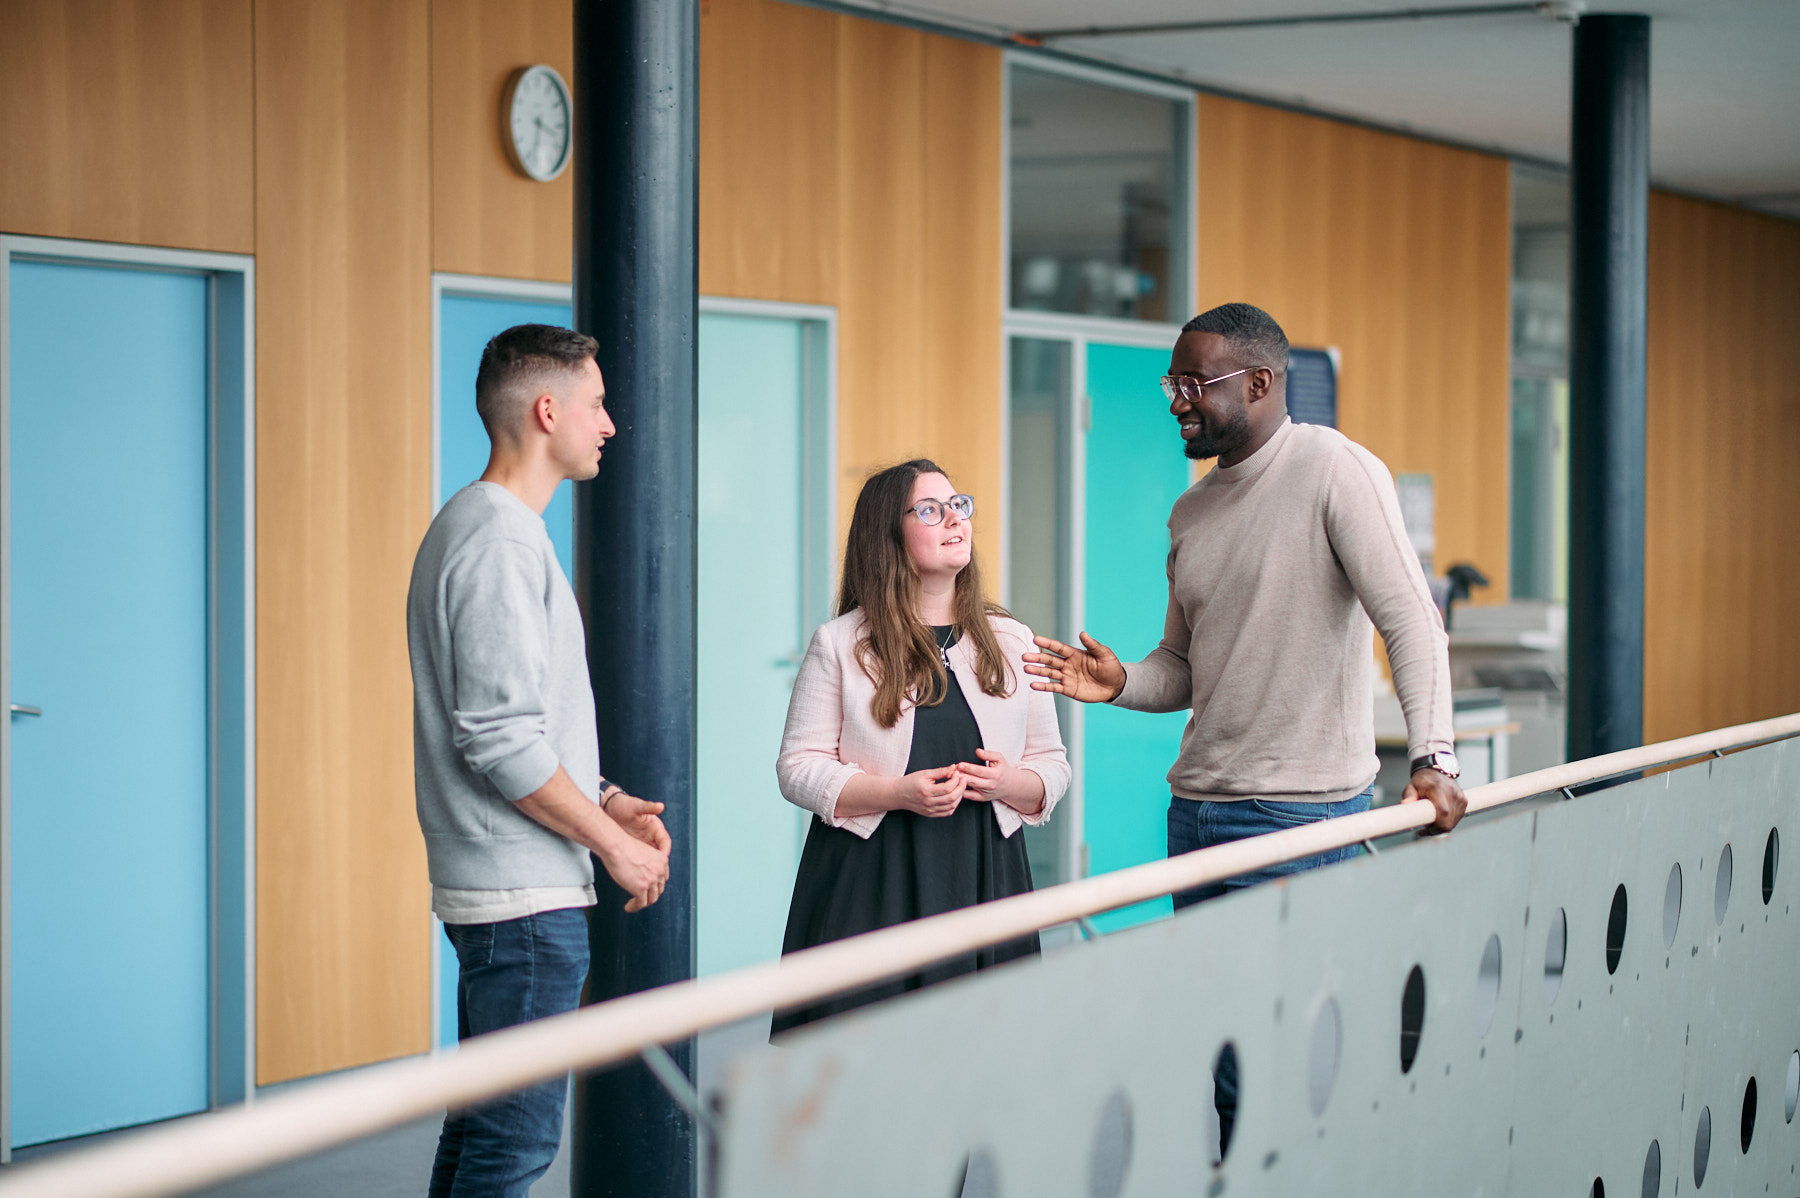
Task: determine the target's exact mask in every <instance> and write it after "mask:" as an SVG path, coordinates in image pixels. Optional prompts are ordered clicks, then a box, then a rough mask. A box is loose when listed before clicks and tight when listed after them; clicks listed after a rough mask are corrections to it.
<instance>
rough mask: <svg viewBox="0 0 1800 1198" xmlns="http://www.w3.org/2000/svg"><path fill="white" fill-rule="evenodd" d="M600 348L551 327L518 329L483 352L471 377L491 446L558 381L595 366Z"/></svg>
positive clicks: (584, 337)
mask: <svg viewBox="0 0 1800 1198" xmlns="http://www.w3.org/2000/svg"><path fill="white" fill-rule="evenodd" d="M599 351H600V343H599V342H598V341H595V340H594V339H593V338H592V337H590V336H588V335H587V334H586V333H577V332H576V331H575V330H574V329H565V328H562V327H561V326H559V325H553V324H516V325H514V326H513V327H512V328H510V329H507V330H506V331H505V332H503V333H499V334H497V335H496V336H495V337H494V339H493V340H492V341H489V342H488V343H487V348H486V349H484V350H482V351H481V369H479V370H477V371H476V372H475V411H476V412H477V413H479V414H480V416H481V423H482V426H483V427H484V428H486V429H487V434H488V439H489V440H490V441H493V440H498V439H499V438H500V437H501V436H502V435H503V434H508V433H510V432H511V430H512V429H513V427H514V426H515V425H517V424H518V422H519V417H520V415H521V414H522V413H523V411H524V408H525V405H527V404H529V403H530V402H531V401H532V400H534V399H536V398H537V397H538V396H539V395H541V394H543V387H544V384H545V383H547V382H549V381H550V380H551V379H552V378H554V377H555V376H557V375H562V374H567V373H569V372H570V371H573V370H577V369H579V368H580V366H581V364H582V363H583V362H591V361H593V358H594V355H595V354H596V353H598V352H599Z"/></svg>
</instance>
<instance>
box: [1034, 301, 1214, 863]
mask: <svg viewBox="0 0 1800 1198" xmlns="http://www.w3.org/2000/svg"><path fill="white" fill-rule="evenodd" d="M1180 336H1181V326H1180V325H1177V324H1160V323H1155V322H1151V321H1143V320H1115V319H1110V318H1107V317H1103V316H1070V315H1065V314H1062V313H1056V312H1033V311H1024V310H1014V311H1011V312H1008V313H1007V314H1006V319H1005V321H1004V323H1003V327H1002V329H1001V337H1002V341H1003V346H1004V348H1003V350H1002V352H1001V355H1000V365H1001V373H1002V381H1001V405H1002V406H1001V418H1000V427H1001V429H1002V430H1003V432H1004V430H1008V429H1010V428H1011V426H1012V352H1011V347H1012V340H1013V338H1015V337H1027V338H1031V339H1032V340H1037V341H1058V342H1061V343H1063V344H1065V345H1067V346H1068V347H1069V357H1070V361H1069V394H1068V396H1067V397H1066V405H1067V406H1066V407H1065V409H1064V412H1063V417H1062V418H1063V419H1064V420H1065V421H1067V427H1068V429H1069V462H1068V470H1069V520H1068V525H1067V528H1066V530H1065V532H1064V535H1065V537H1066V538H1067V540H1066V541H1065V543H1064V544H1063V546H1062V549H1063V555H1064V556H1063V560H1064V561H1066V562H1067V563H1068V568H1069V576H1068V577H1067V578H1066V579H1063V580H1061V587H1060V589H1061V590H1062V591H1063V593H1064V595H1065V596H1066V604H1065V616H1064V618H1065V619H1066V620H1067V621H1068V622H1069V627H1068V628H1066V629H1059V630H1058V631H1059V632H1060V633H1067V634H1072V633H1073V632H1074V631H1075V630H1077V629H1081V628H1083V627H1084V626H1085V624H1086V621H1087V434H1088V430H1089V429H1091V428H1092V427H1093V422H1094V421H1093V415H1094V413H1093V401H1092V400H1091V399H1090V398H1089V397H1088V391H1087V352H1088V347H1089V346H1090V345H1119V346H1127V347H1131V348H1141V349H1163V348H1168V349H1173V348H1174V346H1175V340H1176V338H1178V337H1180ZM1011 455H1012V444H1011V438H1010V436H1008V437H1007V438H1006V444H1005V449H1004V451H1003V456H1002V459H1001V462H1002V467H1003V470H1002V473H1003V476H1004V478H1005V480H1006V481H1005V482H1004V483H1003V486H1002V492H1001V493H1002V494H1003V495H1010V494H1011V491H1010V487H1011ZM1193 474H1194V471H1193V469H1192V467H1190V477H1192V476H1193ZM1010 523H1011V512H1010V511H1009V512H1008V513H1007V520H1006V521H1005V525H1010ZM1005 525H1003V527H1002V534H1003V536H1004V532H1005ZM1001 560H1002V563H1003V564H1004V561H1005V552H1004V550H1003V551H1002V554H1001ZM1004 578H1005V575H1004V574H1002V579H1003V580H1004ZM1003 586H1004V581H1003ZM1001 593H1002V595H1005V593H1006V592H1005V591H1004V589H1003V590H1002V592H1001ZM1063 710H1064V711H1065V713H1066V715H1067V719H1068V728H1067V731H1068V741H1069V743H1068V745H1067V748H1068V753H1069V765H1070V769H1071V774H1072V779H1071V781H1070V784H1069V793H1068V795H1067V796H1066V797H1065V798H1064V799H1063V802H1062V806H1063V807H1064V808H1066V809H1067V814H1066V815H1065V816H1064V817H1063V820H1062V827H1063V842H1062V853H1063V861H1064V862H1065V863H1066V865H1065V872H1066V873H1067V875H1068V878H1067V880H1069V881H1073V880H1075V879H1076V878H1084V877H1086V876H1087V874H1088V861H1087V837H1086V835H1085V826H1086V818H1087V788H1086V783H1085V771H1086V765H1087V760H1086V758H1087V743H1086V736H1087V713H1086V704H1083V703H1075V702H1069V703H1067V704H1065V705H1064V706H1063Z"/></svg>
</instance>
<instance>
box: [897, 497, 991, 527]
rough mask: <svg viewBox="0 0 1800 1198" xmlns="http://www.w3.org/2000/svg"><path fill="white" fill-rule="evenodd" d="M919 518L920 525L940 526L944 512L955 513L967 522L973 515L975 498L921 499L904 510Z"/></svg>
mask: <svg viewBox="0 0 1800 1198" xmlns="http://www.w3.org/2000/svg"><path fill="white" fill-rule="evenodd" d="M906 510H907V511H909V512H911V513H912V514H913V515H915V516H917V517H918V518H919V523H920V524H926V525H930V524H942V523H943V522H944V513H945V512H946V511H952V512H955V513H956V514H957V515H958V516H960V517H962V518H963V519H964V520H967V519H968V518H969V517H971V516H973V515H974V514H975V497H974V496H972V495H952V496H951V497H950V498H948V499H921V500H919V502H917V503H915V504H913V505H912V506H911V507H909V508H907V509H906Z"/></svg>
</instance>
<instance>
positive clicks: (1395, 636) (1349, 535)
mask: <svg viewBox="0 0 1800 1198" xmlns="http://www.w3.org/2000/svg"><path fill="white" fill-rule="evenodd" d="M1325 505H1326V506H1325V527H1326V530H1327V532H1328V533H1329V535H1330V537H1331V547H1332V549H1333V550H1335V551H1336V553H1337V555H1338V560H1339V561H1340V562H1342V563H1343V565H1344V573H1345V574H1346V575H1348V576H1349V579H1350V585H1351V586H1352V587H1353V588H1355V590H1356V597H1357V599H1358V600H1360V601H1361V602H1362V605H1363V610H1365V611H1367V612H1368V613H1369V618H1370V619H1371V620H1373V621H1374V622H1375V628H1376V631H1378V632H1380V633H1381V639H1382V641H1383V642H1384V643H1385V644H1386V645H1387V653H1388V665H1389V666H1390V667H1391V668H1392V669H1393V672H1394V692H1395V694H1397V695H1398V696H1399V698H1400V709H1401V710H1402V711H1403V712H1404V713H1405V714H1406V740H1407V746H1408V752H1409V754H1410V755H1411V756H1413V757H1420V756H1423V755H1424V754H1426V753H1431V752H1437V751H1438V750H1448V749H1450V748H1451V747H1452V744H1453V739H1452V738H1453V737H1454V735H1455V733H1454V732H1453V731H1452V730H1451V711H1450V707H1451V705H1450V639H1449V637H1448V636H1446V635H1445V633H1444V621H1443V617H1441V616H1439V615H1438V610H1437V605H1436V604H1434V603H1432V601H1431V591H1430V590H1429V589H1428V588H1427V587H1426V585H1425V572H1424V570H1422V569H1420V567H1419V558H1418V555H1417V554H1415V553H1414V552H1413V548H1412V543H1411V542H1410V541H1409V540H1408V539H1407V536H1406V524H1405V522H1404V521H1403V520H1402V519H1401V517H1400V498H1399V496H1398V494H1396V492H1395V490H1394V480H1393V478H1392V477H1391V476H1390V475H1389V474H1388V472H1387V467H1386V466H1384V465H1382V464H1381V459H1380V458H1377V457H1376V456H1375V455H1374V454H1372V453H1370V452H1369V451H1368V450H1366V449H1363V448H1362V447H1361V446H1359V445H1346V446H1345V452H1344V453H1343V454H1341V455H1339V456H1338V458H1337V459H1336V461H1335V463H1334V465H1333V469H1332V476H1331V482H1330V485H1329V487H1328V489H1327V491H1326V500H1325Z"/></svg>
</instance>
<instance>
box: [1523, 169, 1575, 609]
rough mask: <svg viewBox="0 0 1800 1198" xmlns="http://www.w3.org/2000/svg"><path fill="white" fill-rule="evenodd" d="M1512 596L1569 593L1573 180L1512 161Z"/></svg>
mask: <svg viewBox="0 0 1800 1198" xmlns="http://www.w3.org/2000/svg"><path fill="white" fill-rule="evenodd" d="M1512 307H1513V328H1512V513H1511V515H1512V521H1511V524H1512V563H1511V565H1512V570H1511V573H1512V598H1514V599H1541V600H1546V601H1549V602H1554V603H1562V602H1565V601H1566V600H1567V597H1568V544H1567V530H1568V527H1569V520H1568V503H1569V451H1568V427H1569V183H1568V179H1567V178H1566V177H1565V176H1563V175H1561V174H1560V173H1553V172H1549V171H1543V170H1538V169H1535V168H1531V167H1525V166H1520V165H1518V164H1514V166H1513V283H1512Z"/></svg>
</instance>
